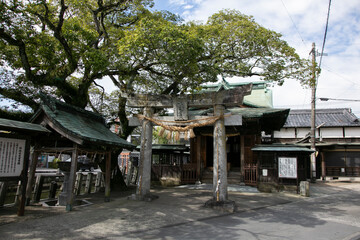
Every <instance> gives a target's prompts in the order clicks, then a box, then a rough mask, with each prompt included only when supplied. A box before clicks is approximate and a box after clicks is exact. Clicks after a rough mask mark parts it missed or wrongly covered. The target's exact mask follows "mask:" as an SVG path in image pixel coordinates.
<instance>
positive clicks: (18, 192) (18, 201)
mask: <svg viewBox="0 0 360 240" xmlns="http://www.w3.org/2000/svg"><path fill="white" fill-rule="evenodd" d="M21 185H22V184H21V181H19V182H18V185H17V188H16V194H15V203H14V204H15V206H18V205H19V203H20V198H21V196H20V195H21Z"/></svg>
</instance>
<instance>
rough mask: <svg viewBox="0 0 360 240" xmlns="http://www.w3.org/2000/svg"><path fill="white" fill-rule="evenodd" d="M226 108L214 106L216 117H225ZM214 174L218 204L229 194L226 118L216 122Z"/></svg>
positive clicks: (214, 186) (215, 198)
mask: <svg viewBox="0 0 360 240" xmlns="http://www.w3.org/2000/svg"><path fill="white" fill-rule="evenodd" d="M224 110H225V107H224V106H223V105H215V106H214V115H215V116H223V115H224ZM213 144H214V158H213V159H214V174H213V200H214V201H216V202H223V201H226V200H227V198H228V193H227V185H228V184H227V169H226V168H227V156H226V132H225V124H224V118H223V117H222V118H220V119H219V120H217V121H216V122H215V126H214V143H213Z"/></svg>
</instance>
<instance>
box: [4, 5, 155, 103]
mask: <svg viewBox="0 0 360 240" xmlns="http://www.w3.org/2000/svg"><path fill="white" fill-rule="evenodd" d="M151 5H152V1H151V0H133V1H122V0H119V1H116V0H103V1H95V0H80V1H79V0H77V1H74V0H62V1H50V0H48V1H17V0H6V1H1V3H0V56H1V61H0V68H1V69H0V70H1V71H2V72H4V71H8V70H9V69H10V70H11V71H12V74H11V75H10V74H8V75H6V77H1V79H0V80H1V87H0V94H1V96H2V97H3V98H8V99H13V100H14V101H16V102H18V103H22V104H25V105H27V106H30V107H31V108H32V109H33V110H35V109H36V108H37V104H38V102H39V98H38V92H39V90H40V89H41V90H42V91H44V92H47V93H49V94H51V95H56V96H57V97H58V98H62V99H63V100H65V101H66V102H68V103H70V104H73V105H76V106H79V107H85V106H86V105H87V103H88V90H89V88H90V86H91V85H92V84H93V83H94V81H95V79H101V78H102V77H104V76H106V75H108V74H112V75H117V74H119V72H118V70H117V68H116V66H115V64H114V63H115V62H116V61H115V59H116V55H117V54H116V53H115V50H114V48H115V43H116V41H117V40H118V39H119V36H121V34H122V30H123V29H127V28H129V27H130V26H131V25H132V24H134V23H135V22H136V21H137V20H138V19H139V18H140V17H141V15H142V14H144V13H146V12H147V10H146V8H147V7H150V6H151ZM74 79H76V81H74ZM20 83H26V84H21V85H22V88H18V87H17V85H19V84H20ZM25 85H26V86H25ZM29 92H30V93H31V94H28V93H29ZM29 102H31V105H29ZM34 103H36V104H34Z"/></svg>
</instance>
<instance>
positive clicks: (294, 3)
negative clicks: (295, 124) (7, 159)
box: [158, 0, 360, 116]
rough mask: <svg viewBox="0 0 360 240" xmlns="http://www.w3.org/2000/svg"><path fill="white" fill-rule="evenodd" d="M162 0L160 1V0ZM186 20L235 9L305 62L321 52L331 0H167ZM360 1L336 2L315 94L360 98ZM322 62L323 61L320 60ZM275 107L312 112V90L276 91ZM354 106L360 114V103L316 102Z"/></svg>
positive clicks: (291, 86) (290, 85) (288, 86)
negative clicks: (276, 34)
mask: <svg viewBox="0 0 360 240" xmlns="http://www.w3.org/2000/svg"><path fill="white" fill-rule="evenodd" d="M158 1H159V0H158ZM168 3H170V4H172V6H176V9H177V10H178V13H179V14H180V15H181V16H182V17H183V18H184V19H185V20H196V21H203V22H205V21H206V20H207V19H208V17H209V16H211V15H212V14H214V13H216V12H218V11H220V10H222V9H237V10H239V11H240V12H242V13H243V14H246V15H251V16H253V17H254V19H255V21H256V22H257V23H259V24H261V25H262V26H264V27H266V28H269V29H271V30H274V31H276V32H279V33H281V34H282V35H283V39H284V40H286V41H287V42H288V43H289V45H290V46H292V47H294V48H295V49H296V51H297V52H298V53H299V55H300V56H301V57H303V58H309V57H310V56H309V52H310V50H311V44H312V42H315V43H316V47H317V49H318V51H319V52H320V51H321V47H322V42H323V37H324V31H325V23H326V18H327V10H328V4H329V0H316V1H314V0H301V1H299V0H271V1H269V0H256V1H254V0H226V1H219V0H168ZM359 13H360V2H359V1H357V0H341V1H332V5H331V11H330V19H329V27H328V33H327V40H326V45H325V52H326V53H328V56H327V57H326V56H324V57H323V59H322V73H321V75H320V77H319V84H318V89H317V95H318V96H319V97H320V96H321V97H328V98H349V99H360V96H358V93H359V92H360V81H359V80H358V77H359V76H360V67H359V66H360V14H359ZM317 61H319V57H317ZM273 96H274V105H275V107H292V108H310V90H305V89H303V88H302V87H301V86H300V84H299V83H298V82H296V81H287V82H285V84H284V86H282V87H274V94H273ZM332 106H333V107H352V108H353V111H354V112H355V113H357V114H358V115H359V116H360V102H341V101H332V102H331V101H329V102H318V107H332Z"/></svg>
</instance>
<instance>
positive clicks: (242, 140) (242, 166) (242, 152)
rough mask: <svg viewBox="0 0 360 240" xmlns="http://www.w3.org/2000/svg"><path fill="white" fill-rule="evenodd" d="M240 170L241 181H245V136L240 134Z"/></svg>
mask: <svg viewBox="0 0 360 240" xmlns="http://www.w3.org/2000/svg"><path fill="white" fill-rule="evenodd" d="M240 172H241V182H242V183H245V136H244V135H241V136H240Z"/></svg>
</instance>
